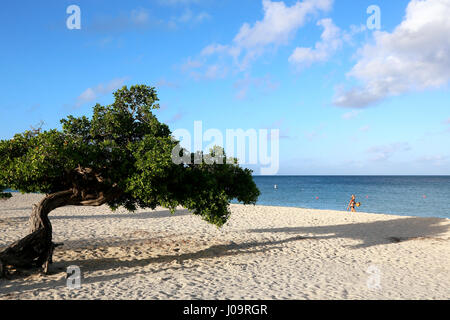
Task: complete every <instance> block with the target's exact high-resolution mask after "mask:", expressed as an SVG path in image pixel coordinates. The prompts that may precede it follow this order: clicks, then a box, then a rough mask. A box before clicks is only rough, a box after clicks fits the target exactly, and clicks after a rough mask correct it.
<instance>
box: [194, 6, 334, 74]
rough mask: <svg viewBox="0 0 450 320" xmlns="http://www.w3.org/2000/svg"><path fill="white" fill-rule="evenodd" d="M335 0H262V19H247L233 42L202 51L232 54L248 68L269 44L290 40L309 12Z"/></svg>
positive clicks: (326, 9)
mask: <svg viewBox="0 0 450 320" xmlns="http://www.w3.org/2000/svg"><path fill="white" fill-rule="evenodd" d="M332 4H333V0H304V1H297V2H296V3H295V4H293V5H292V6H288V5H286V4H285V3H284V2H283V1H270V0H263V1H262V5H263V11H264V17H263V19H262V20H259V21H256V22H255V23H254V24H253V25H250V24H249V23H244V24H243V25H242V26H241V28H240V30H239V32H238V33H237V34H236V36H235V37H234V38H233V41H232V43H231V44H228V45H222V44H211V45H208V46H207V47H205V48H204V49H203V51H202V55H203V56H210V55H213V54H219V55H228V56H231V57H232V58H233V59H234V62H235V63H236V64H238V65H239V69H240V70H241V71H242V70H245V69H247V68H248V66H249V65H250V63H251V62H252V61H253V60H254V59H255V58H257V57H258V56H260V55H262V54H263V53H264V52H266V50H268V49H269V48H276V47H278V46H280V45H286V44H288V42H289V40H290V39H292V38H293V36H294V35H295V33H296V31H297V30H298V29H299V28H301V27H302V26H303V25H304V24H305V23H306V22H307V20H308V18H309V17H310V16H312V15H315V14H317V13H319V12H321V11H328V10H330V9H331V6H332ZM239 60H240V61H239Z"/></svg>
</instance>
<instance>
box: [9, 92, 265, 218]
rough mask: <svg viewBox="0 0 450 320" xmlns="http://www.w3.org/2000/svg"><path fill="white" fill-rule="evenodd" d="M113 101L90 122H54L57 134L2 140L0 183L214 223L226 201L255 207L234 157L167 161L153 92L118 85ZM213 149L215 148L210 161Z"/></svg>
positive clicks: (165, 130)
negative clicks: (181, 211)
mask: <svg viewBox="0 0 450 320" xmlns="http://www.w3.org/2000/svg"><path fill="white" fill-rule="evenodd" d="M114 98H115V99H114V102H113V103H112V104H111V105H107V106H102V105H100V104H96V105H95V106H94V108H93V115H92V117H91V118H88V117H86V116H82V117H73V116H68V117H67V118H65V119H63V120H61V123H62V130H56V129H53V130H49V131H41V130H33V131H25V132H23V133H20V134H16V135H15V136H14V138H12V139H10V140H1V141H0V168H1V170H0V186H1V185H3V186H8V187H9V188H11V189H15V190H19V191H21V192H40V193H46V194H51V193H56V192H59V191H66V190H70V189H71V190H73V198H74V199H78V200H77V201H78V202H76V201H72V202H71V203H70V204H75V205H76V204H79V205H88V204H89V203H90V202H89V201H91V200H95V199H102V200H103V201H102V202H101V203H107V204H108V205H109V206H110V207H111V208H112V209H116V208H118V207H120V206H123V207H125V208H126V209H128V210H130V211H133V210H135V209H136V208H138V207H141V208H151V209H154V208H156V207H157V206H163V207H166V208H169V209H170V210H171V211H174V210H175V208H176V207H177V206H183V207H185V208H187V209H189V210H191V211H192V212H193V213H194V214H196V215H200V216H201V217H202V218H203V219H204V220H206V221H208V222H210V223H212V224H215V225H217V226H222V225H223V224H224V223H225V222H226V221H227V219H228V218H229V214H230V212H229V203H230V201H231V200H233V199H237V200H238V201H239V202H241V203H243V204H255V203H256V201H257V198H258V196H259V190H258V189H257V187H256V185H255V183H254V181H253V178H252V175H251V170H248V169H243V168H241V167H239V165H238V164H237V161H236V160H235V161H234V163H232V164H230V163H228V162H227V163H224V164H217V163H213V164H206V163H205V162H202V163H201V164H193V162H192V164H185V163H181V164H175V163H174V162H173V161H172V150H173V149H174V148H175V147H176V146H177V145H178V143H179V142H178V141H176V140H175V139H174V138H173V137H172V136H171V132H170V130H169V127H168V126H167V125H165V124H163V123H161V122H159V121H158V119H157V118H156V116H155V115H154V114H153V112H152V110H154V109H158V108H159V105H158V103H157V102H158V100H159V99H158V97H157V93H156V91H155V88H153V87H149V86H146V85H136V86H131V87H130V88H127V87H126V86H125V87H123V88H122V89H119V90H117V91H116V92H115V93H114ZM220 152H223V150H222V149H220V148H215V150H211V153H210V156H213V155H217V154H218V153H220ZM195 156H196V155H195V154H191V158H192V159H194V157H195ZM224 157H226V156H225V155H224ZM0 191H1V190H0Z"/></svg>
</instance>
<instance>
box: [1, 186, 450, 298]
mask: <svg viewBox="0 0 450 320" xmlns="http://www.w3.org/2000/svg"><path fill="white" fill-rule="evenodd" d="M40 198H41V196H40V195H19V194H17V195H14V197H13V198H12V199H10V200H8V201H5V202H0V248H1V247H4V246H6V245H7V244H9V243H11V242H13V241H15V240H18V239H19V238H21V237H23V236H25V235H26V234H27V230H28V225H27V219H28V216H29V214H30V210H31V205H32V204H33V203H36V202H38V201H39V199H40ZM232 212H233V214H232V217H231V219H230V221H229V222H228V224H227V225H226V226H225V227H224V228H222V229H218V228H216V227H214V226H212V225H209V224H207V223H206V222H204V221H202V220H201V219H200V218H199V217H196V216H193V215H190V214H189V213H188V212H186V211H184V210H180V211H178V212H177V213H176V214H175V215H174V216H171V215H170V213H169V212H168V211H166V210H164V209H159V210H157V211H153V212H151V211H149V210H141V211H139V212H136V213H131V214H130V213H126V212H125V211H123V210H119V211H118V212H111V211H110V210H109V209H108V208H107V207H100V208H87V207H65V208H60V209H57V210H55V211H54V212H52V213H51V215H50V217H51V221H52V224H53V231H54V233H53V234H54V241H55V242H64V246H63V247H60V248H57V249H56V250H55V256H54V261H55V263H54V264H53V265H52V267H51V271H52V274H51V275H49V276H43V275H40V274H31V275H26V274H23V275H13V276H11V277H12V280H0V299H220V300H223V299H449V298H450V241H449V240H450V220H449V219H429V218H416V217H400V216H388V215H374V214H364V213H357V214H354V215H351V214H349V213H346V212H336V211H318V210H305V209H294V208H278V207H262V206H256V207H255V206H241V205H232ZM399 240H400V242H397V241H399ZM70 265H77V266H79V267H80V268H81V271H82V274H83V279H82V285H81V288H80V289H69V288H67V286H66V268H67V267H68V266H70ZM369 267H371V268H370V269H369ZM368 270H369V271H372V270H373V271H372V272H376V271H379V277H378V279H379V280H380V281H379V284H380V286H376V284H377V275H376V274H370V273H368V272H367V271H368Z"/></svg>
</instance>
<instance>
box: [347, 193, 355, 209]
mask: <svg viewBox="0 0 450 320" xmlns="http://www.w3.org/2000/svg"><path fill="white" fill-rule="evenodd" d="M355 205H356V197H355V195H354V194H352V199H351V200H350V203H349V204H348V207H347V211H348V210H350V208H351V209H352V212H356V209H355Z"/></svg>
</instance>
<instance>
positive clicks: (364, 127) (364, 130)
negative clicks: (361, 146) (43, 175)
mask: <svg viewBox="0 0 450 320" xmlns="http://www.w3.org/2000/svg"><path fill="white" fill-rule="evenodd" d="M369 130H370V126H369V125H366V126H363V127H361V128H359V131H361V132H368V131H369Z"/></svg>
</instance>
